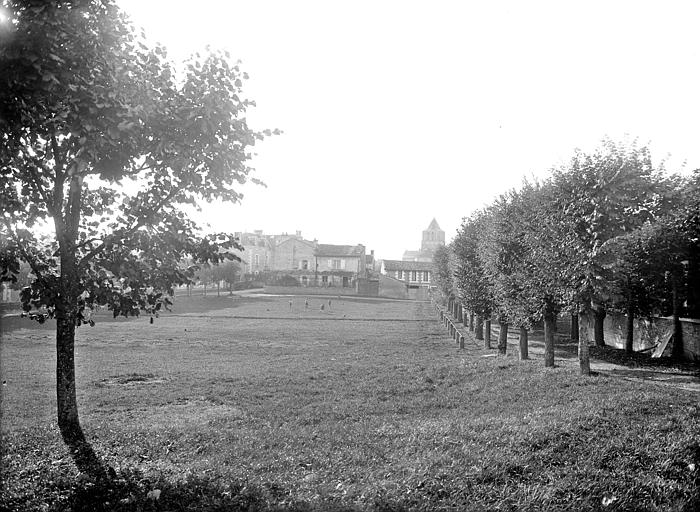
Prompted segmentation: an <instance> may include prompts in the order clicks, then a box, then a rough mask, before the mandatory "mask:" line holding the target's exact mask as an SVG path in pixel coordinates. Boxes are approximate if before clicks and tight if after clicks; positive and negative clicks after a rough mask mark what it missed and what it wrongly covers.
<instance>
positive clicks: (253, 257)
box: [236, 230, 273, 275]
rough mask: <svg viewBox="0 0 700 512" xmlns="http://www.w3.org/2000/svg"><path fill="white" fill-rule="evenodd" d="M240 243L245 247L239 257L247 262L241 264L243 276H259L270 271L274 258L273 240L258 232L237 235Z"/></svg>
mask: <svg viewBox="0 0 700 512" xmlns="http://www.w3.org/2000/svg"><path fill="white" fill-rule="evenodd" d="M236 237H237V238H238V240H239V243H240V244H241V245H242V246H243V252H242V253H238V256H239V257H240V258H241V259H242V260H245V263H243V262H241V268H242V269H243V274H253V275H258V274H260V273H261V272H266V271H269V270H270V263H271V261H272V257H273V240H272V239H271V237H270V236H269V235H263V232H262V231H260V230H258V231H254V232H252V233H236Z"/></svg>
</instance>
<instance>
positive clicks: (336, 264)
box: [331, 260, 340, 270]
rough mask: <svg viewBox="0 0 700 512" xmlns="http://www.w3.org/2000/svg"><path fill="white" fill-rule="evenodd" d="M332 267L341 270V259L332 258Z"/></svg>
mask: <svg viewBox="0 0 700 512" xmlns="http://www.w3.org/2000/svg"><path fill="white" fill-rule="evenodd" d="M331 268H332V269H333V270H340V260H332V262H331Z"/></svg>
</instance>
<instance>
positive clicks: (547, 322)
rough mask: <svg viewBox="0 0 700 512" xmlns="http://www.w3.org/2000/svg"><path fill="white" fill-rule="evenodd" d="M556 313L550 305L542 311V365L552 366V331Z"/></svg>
mask: <svg viewBox="0 0 700 512" xmlns="http://www.w3.org/2000/svg"><path fill="white" fill-rule="evenodd" d="M556 324H557V315H556V313H555V311H554V308H553V307H552V306H550V305H547V306H545V311H544V365H545V366H547V367H549V366H554V333H555V332H556Z"/></svg>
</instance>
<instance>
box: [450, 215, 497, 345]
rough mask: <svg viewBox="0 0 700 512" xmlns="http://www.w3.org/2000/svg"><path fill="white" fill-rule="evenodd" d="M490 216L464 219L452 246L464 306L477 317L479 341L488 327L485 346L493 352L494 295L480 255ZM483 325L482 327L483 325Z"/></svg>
mask: <svg viewBox="0 0 700 512" xmlns="http://www.w3.org/2000/svg"><path fill="white" fill-rule="evenodd" d="M489 222H490V221H489V214H488V212H486V211H485V210H480V211H477V212H475V213H474V214H472V215H471V216H470V217H468V218H465V219H464V220H463V222H462V225H461V227H460V229H459V231H458V232H457V236H456V237H455V239H454V241H453V242H452V246H453V250H454V256H455V270H454V275H455V284H456V287H457V290H458V293H459V297H460V300H461V301H462V304H464V305H465V306H466V308H467V309H468V310H469V311H472V312H473V313H474V314H475V315H476V317H477V321H476V324H477V327H476V329H475V330H476V337H477V339H481V336H480V334H481V327H482V325H484V324H485V325H486V326H487V328H486V329H485V330H486V331H489V332H488V333H484V335H483V337H484V346H485V347H486V348H490V319H491V314H492V312H493V310H494V301H493V294H492V290H491V285H490V283H489V280H488V276H487V274H486V271H485V269H484V265H483V257H482V255H481V252H482V251H483V250H484V240H485V237H486V235H485V233H487V232H488V231H489ZM482 322H483V323H482Z"/></svg>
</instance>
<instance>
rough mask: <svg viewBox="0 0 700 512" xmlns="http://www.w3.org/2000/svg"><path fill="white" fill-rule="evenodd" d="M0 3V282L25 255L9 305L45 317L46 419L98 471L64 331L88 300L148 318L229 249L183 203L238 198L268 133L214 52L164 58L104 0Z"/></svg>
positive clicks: (69, 333) (237, 78)
mask: <svg viewBox="0 0 700 512" xmlns="http://www.w3.org/2000/svg"><path fill="white" fill-rule="evenodd" d="M3 4H4V5H5V8H6V11H7V12H8V13H9V15H8V16H9V19H8V20H6V21H5V22H4V23H2V24H1V25H2V29H1V30H0V204H2V222H1V223H0V240H1V245H0V277H1V278H2V280H5V281H14V280H15V279H16V275H17V273H18V272H19V270H20V265H21V262H26V263H27V264H28V265H29V266H30V268H31V278H32V281H31V284H30V285H29V286H27V287H25V288H24V289H23V291H22V294H21V299H22V307H23V309H24V311H25V312H26V313H27V314H29V315H30V316H31V317H32V318H35V319H37V320H39V321H44V320H45V319H47V318H55V319H56V320H57V353H58V359H57V392H58V415H59V427H60V428H61V432H62V434H63V437H64V440H65V441H66V443H67V444H68V445H69V447H70V448H71V450H72V453H73V455H74V459H75V460H76V463H77V465H78V467H79V469H81V471H85V472H88V473H93V474H100V473H101V471H100V469H99V463H98V461H97V460H96V458H95V456H94V454H93V453H92V452H91V449H90V447H89V445H88V444H87V442H86V441H85V439H84V436H83V434H82V431H81V429H80V426H79V423H78V415H77V405H76V403H75V376H74V362H73V351H74V349H73V344H74V342H73V340H74V332H75V327H76V326H78V325H80V324H82V323H84V322H86V321H90V322H92V321H91V320H88V316H87V314H86V311H87V310H89V309H92V308H94V307H96V306H106V307H107V308H109V309H111V310H112V312H113V314H114V315H115V316H117V315H125V316H129V315H137V314H139V313H140V312H146V313H147V314H150V315H157V314H158V312H159V311H161V310H162V308H163V307H167V306H168V305H169V303H170V299H169V297H170V295H172V293H173V287H174V286H176V285H181V284H187V283H191V282H193V279H194V272H195V270H196V266H197V265H199V264H205V263H214V264H216V263H218V262H221V261H224V260H227V259H236V257H235V256H234V254H233V253H232V252H231V250H232V249H236V248H240V246H239V244H238V242H237V241H236V239H235V238H234V236H233V235H231V234H226V233H219V234H204V233H203V232H202V230H200V229H199V227H198V226H197V225H196V223H195V222H193V221H192V220H191V219H190V218H189V215H188V213H187V210H186V208H187V207H195V208H196V207H198V206H199V204H200V203H201V202H202V201H210V200H214V199H218V200H224V201H233V202H235V201H238V200H240V199H241V193H240V185H241V184H243V183H245V182H246V181H253V182H258V180H257V179H256V178H254V177H252V175H251V172H252V169H251V167H250V166H249V161H250V159H251V156H252V152H251V151H252V149H251V148H252V146H253V145H254V144H255V143H256V142H257V141H259V140H262V139H263V137H264V135H266V134H268V135H269V134H271V132H270V131H268V130H265V131H263V132H260V131H256V130H253V129H252V128H250V127H249V125H248V123H247V120H246V111H247V109H248V108H249V107H251V106H253V105H254V103H253V102H252V101H249V100H247V99H245V98H244V97H243V95H242V94H243V91H242V87H243V81H244V80H245V79H246V78H247V75H246V74H245V73H244V72H243V71H242V70H241V69H240V67H239V65H238V64H237V63H232V62H231V61H230V58H229V56H228V55H227V54H225V53H219V52H208V53H207V54H206V55H195V56H194V57H193V58H192V59H191V60H190V61H189V62H187V64H186V66H185V67H184V68H182V69H180V68H176V67H175V66H174V65H173V64H172V63H171V62H170V61H168V59H167V55H166V51H165V49H164V48H162V47H161V46H159V45H153V44H151V43H150V42H148V41H147V40H146V39H145V36H143V35H142V34H139V33H137V31H136V30H135V29H134V27H133V26H132V25H131V24H130V22H129V20H128V19H127V17H126V16H125V14H124V13H123V12H121V11H120V10H119V8H118V6H117V5H116V4H115V2H114V1H113V0H104V1H98V0H74V1H57V2H43V1H36V0H12V1H8V0H5V1H4V2H3ZM186 260H189V261H191V262H192V265H191V266H189V267H184V268H183V267H182V265H181V262H182V261H186ZM102 473H103V472H102Z"/></svg>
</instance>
